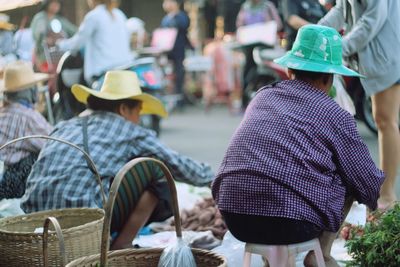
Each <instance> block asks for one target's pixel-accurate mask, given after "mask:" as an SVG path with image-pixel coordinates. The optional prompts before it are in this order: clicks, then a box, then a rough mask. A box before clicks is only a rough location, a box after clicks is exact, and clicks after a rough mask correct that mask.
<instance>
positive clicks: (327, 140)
mask: <svg viewBox="0 0 400 267" xmlns="http://www.w3.org/2000/svg"><path fill="white" fill-rule="evenodd" d="M276 63H278V64H280V65H282V66H285V67H287V68H288V76H289V77H290V80H286V81H281V82H278V83H276V84H273V85H270V86H266V87H264V88H261V89H260V90H259V91H258V93H257V95H256V96H255V98H254V99H253V100H252V101H251V102H250V105H249V107H248V109H247V110H246V113H245V116H244V119H243V121H242V122H241V124H240V126H239V128H238V129H237V130H236V132H235V134H234V136H233V138H232V140H231V142H230V144H229V147H228V150H227V152H226V154H225V158H224V160H223V162H222V164H221V167H220V169H219V172H218V174H217V176H216V179H215V180H214V182H213V184H212V192H213V196H214V198H215V200H216V203H217V205H218V208H219V209H220V211H221V214H222V215H223V217H224V219H225V221H226V224H227V227H228V229H229V230H230V231H231V232H232V234H233V235H234V236H235V237H236V238H237V239H239V240H241V241H243V242H249V243H258V244H270V245H286V244H292V243H300V242H304V241H308V240H311V239H314V238H316V237H319V240H320V244H321V249H322V252H323V255H324V259H325V263H326V266H328V267H330V266H339V265H338V264H337V263H336V261H335V259H334V258H333V257H331V255H330V252H331V247H332V243H333V241H334V240H335V237H336V235H337V232H338V230H339V228H340V225H341V223H342V222H343V220H344V219H345V216H346V214H347V212H348V211H349V209H350V207H351V204H352V202H353V199H355V200H357V201H358V202H359V203H363V204H366V205H367V206H368V207H369V208H370V209H372V210H373V209H376V207H377V199H378V197H379V189H380V185H381V184H382V182H383V180H384V174H383V172H382V171H381V170H379V169H378V168H377V167H376V166H375V163H374V161H373V160H372V158H371V156H370V154H369V151H368V148H367V146H366V145H365V144H364V142H363V141H362V139H361V137H360V135H359V133H358V131H357V127H356V123H355V120H354V118H353V116H352V115H351V114H350V113H348V112H347V111H345V110H343V109H342V108H341V107H340V106H339V105H338V104H337V103H336V102H335V101H334V100H333V99H331V98H330V97H329V96H328V94H327V92H328V91H329V89H330V88H331V86H332V81H333V75H334V74H340V75H346V76H360V75H359V74H358V73H356V72H354V71H352V70H350V69H348V68H346V67H345V66H343V65H342V39H341V36H340V35H339V33H338V32H337V31H336V30H334V29H333V28H329V27H324V26H317V25H307V26H303V27H302V28H301V29H300V30H299V33H298V35H297V38H296V41H295V43H294V45H293V48H292V50H291V51H289V52H288V53H287V54H286V55H285V56H283V57H281V58H279V59H277V60H276ZM304 264H305V266H316V260H315V256H314V254H313V252H310V253H309V254H308V255H307V257H306V258H305V260H304Z"/></svg>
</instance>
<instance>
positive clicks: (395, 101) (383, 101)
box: [372, 84, 400, 208]
mask: <svg viewBox="0 0 400 267" xmlns="http://www.w3.org/2000/svg"><path fill="white" fill-rule="evenodd" d="M372 111H373V115H374V119H375V122H376V125H377V127H378V143H379V161H380V168H381V169H382V170H383V171H384V172H385V175H386V178H385V181H384V183H383V184H382V187H381V192H380V198H379V200H378V205H379V206H380V207H382V208H386V207H388V206H390V205H391V204H393V202H394V201H396V199H397V198H396V192H395V183H396V176H397V169H398V166H399V163H400V133H399V126H398V121H399V111H400V85H399V84H397V85H394V86H392V87H390V88H388V89H386V90H385V91H383V92H380V93H378V94H375V95H373V96H372Z"/></svg>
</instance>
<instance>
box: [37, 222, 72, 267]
mask: <svg viewBox="0 0 400 267" xmlns="http://www.w3.org/2000/svg"><path fill="white" fill-rule="evenodd" d="M50 222H51V223H52V224H53V226H54V229H55V230H56V235H57V237H58V242H59V244H60V245H59V246H60V256H61V266H65V264H66V263H67V262H68V260H67V255H66V254H65V242H64V236H63V234H62V231H61V227H60V224H59V223H58V221H57V219H56V218H54V217H47V218H46V220H45V221H44V224H43V266H44V267H48V266H49V253H48V250H47V247H48V236H49V224H50Z"/></svg>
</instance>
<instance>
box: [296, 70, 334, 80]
mask: <svg viewBox="0 0 400 267" xmlns="http://www.w3.org/2000/svg"><path fill="white" fill-rule="evenodd" d="M290 70H291V71H292V72H293V73H294V75H295V76H296V79H298V80H302V81H307V80H312V81H317V80H320V79H322V81H323V82H324V83H327V82H328V81H329V79H330V78H331V76H333V74H332V73H325V72H315V71H306V70H296V69H290Z"/></svg>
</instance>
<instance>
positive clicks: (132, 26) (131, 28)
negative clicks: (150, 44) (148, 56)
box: [126, 17, 147, 57]
mask: <svg viewBox="0 0 400 267" xmlns="http://www.w3.org/2000/svg"><path fill="white" fill-rule="evenodd" d="M126 27H127V29H128V33H129V36H130V48H131V52H132V53H133V56H134V57H137V56H138V52H137V50H138V49H141V48H143V47H144V46H145V44H146V43H147V33H146V28H145V23H144V21H143V20H141V19H139V18H136V17H132V18H129V19H128V20H127V21H126Z"/></svg>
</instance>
